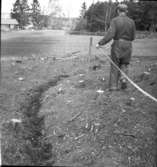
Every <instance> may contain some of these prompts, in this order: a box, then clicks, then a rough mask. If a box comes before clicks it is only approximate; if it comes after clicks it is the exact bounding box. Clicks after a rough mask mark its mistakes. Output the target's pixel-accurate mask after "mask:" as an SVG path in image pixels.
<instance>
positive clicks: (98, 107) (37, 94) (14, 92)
mask: <svg viewBox="0 0 157 167" xmlns="http://www.w3.org/2000/svg"><path fill="white" fill-rule="evenodd" d="M154 37H155V35H154V36H153V37H152V36H151V38H150V37H147V38H142V39H136V40H135V41H134V43H133V48H134V50H133V57H132V61H131V64H130V69H129V70H130V72H129V76H130V77H131V79H133V80H134V81H135V82H136V83H137V84H138V85H139V86H141V87H142V88H143V89H144V90H146V91H147V92H149V93H150V94H152V95H153V96H154V97H156V98H157V82H156V81H157V75H156V74H157V54H156V53H157V39H156V38H154ZM101 38H102V37H100V36H93V48H92V56H91V58H89V56H88V47H89V39H90V36H80V35H79V36H77V35H68V34H65V33H64V32H63V31H21V32H10V33H4V34H2V39H1V42H2V50H1V53H2V54H1V55H2V61H1V69H2V77H1V78H2V80H1V88H0V115H1V117H0V119H1V120H0V124H1V132H2V140H1V141H2V147H1V148H2V162H3V164H5V165H9V164H11V165H58V166H61V165H62V166H63V165H64V166H73V167H88V166H91V167H148V166H149V167H156V155H157V154H156V145H157V143H156V137H157V136H156V130H157V125H156V121H157V113H156V108H157V104H156V103H154V102H153V101H151V100H150V99H148V98H147V97H144V96H143V95H142V94H141V93H140V92H138V91H137V90H136V89H135V88H134V87H132V86H131V85H130V84H129V88H128V90H127V91H118V92H109V91H108V90H107V88H108V77H109V62H108V61H107V60H106V58H105V56H104V55H102V53H101V52H100V51H99V50H96V49H95V47H94V46H95V44H96V43H97V42H98V41H99V39H101ZM109 46H110V44H108V45H107V46H106V47H104V54H107V55H108V54H109V53H110V52H109V51H110V47H109ZM73 52H77V53H73ZM69 56H78V57H76V58H73V59H71V58H70V57H69ZM61 57H64V58H68V57H69V59H64V58H63V59H60V58H61ZM144 72H147V73H144ZM99 89H102V90H103V91H104V93H102V94H101V93H98V92H97V90H99ZM131 99H134V100H133V101H132V100H131ZM13 118H16V119H20V120H22V123H17V124H13V123H12V122H11V121H10V120H11V119H13Z"/></svg>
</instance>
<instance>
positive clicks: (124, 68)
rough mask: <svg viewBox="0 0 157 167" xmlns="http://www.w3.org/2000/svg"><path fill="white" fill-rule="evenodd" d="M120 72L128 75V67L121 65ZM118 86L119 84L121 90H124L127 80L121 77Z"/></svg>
mask: <svg viewBox="0 0 157 167" xmlns="http://www.w3.org/2000/svg"><path fill="white" fill-rule="evenodd" d="M121 70H122V71H123V72H124V73H125V74H126V75H128V65H122V66H121ZM120 84H121V89H123V90H125V89H126V88H127V80H126V78H125V77H124V76H123V75H122V76H121V78H120Z"/></svg>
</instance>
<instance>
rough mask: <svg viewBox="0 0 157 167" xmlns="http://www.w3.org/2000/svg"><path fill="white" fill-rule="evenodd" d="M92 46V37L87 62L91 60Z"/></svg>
mask: <svg viewBox="0 0 157 167" xmlns="http://www.w3.org/2000/svg"><path fill="white" fill-rule="evenodd" d="M92 45H93V37H90V42H89V53H88V57H89V60H90V59H91V55H92Z"/></svg>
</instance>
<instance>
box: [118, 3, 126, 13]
mask: <svg viewBox="0 0 157 167" xmlns="http://www.w3.org/2000/svg"><path fill="white" fill-rule="evenodd" d="M117 9H119V10H120V11H123V12H126V11H127V10H128V6H127V5H126V4H119V5H118V6H117Z"/></svg>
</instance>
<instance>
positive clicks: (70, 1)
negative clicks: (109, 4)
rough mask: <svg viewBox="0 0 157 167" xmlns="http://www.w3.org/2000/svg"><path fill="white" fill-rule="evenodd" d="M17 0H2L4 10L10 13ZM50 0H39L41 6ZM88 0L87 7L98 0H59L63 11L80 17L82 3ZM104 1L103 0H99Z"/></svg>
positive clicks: (44, 5)
mask: <svg viewBox="0 0 157 167" xmlns="http://www.w3.org/2000/svg"><path fill="white" fill-rule="evenodd" d="M15 1H16V0H2V12H3V13H9V12H10V10H11V9H12V6H13V3H15ZM32 1H33V0H28V2H29V3H32ZM48 1H49V0H39V3H40V5H41V7H42V8H43V7H45V8H46V7H47V5H48ZM84 1H85V2H86V4H87V7H89V6H90V4H92V2H96V1H97V0H58V3H59V4H60V6H61V8H62V11H63V13H65V15H66V16H69V17H78V16H79V14H80V9H81V5H82V3H83V2H84ZM99 1H103V0H99Z"/></svg>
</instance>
